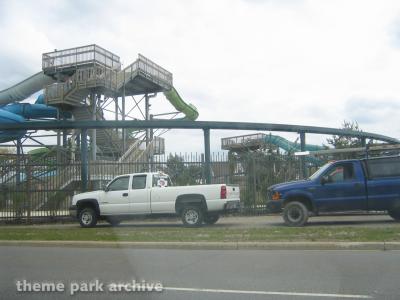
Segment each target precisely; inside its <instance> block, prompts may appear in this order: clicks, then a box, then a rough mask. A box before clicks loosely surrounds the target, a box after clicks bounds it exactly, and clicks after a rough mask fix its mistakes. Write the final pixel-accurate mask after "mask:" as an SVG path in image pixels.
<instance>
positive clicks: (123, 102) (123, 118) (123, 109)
mask: <svg viewBox="0 0 400 300" xmlns="http://www.w3.org/2000/svg"><path fill="white" fill-rule="evenodd" d="M122 121H125V85H124V89H123V93H122ZM125 150H126V129H125V128H122V152H123V153H125Z"/></svg>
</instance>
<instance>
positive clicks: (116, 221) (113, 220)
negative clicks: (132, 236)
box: [106, 217, 121, 226]
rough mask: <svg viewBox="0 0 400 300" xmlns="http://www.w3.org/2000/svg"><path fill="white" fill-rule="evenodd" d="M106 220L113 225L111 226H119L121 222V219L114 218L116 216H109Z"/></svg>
mask: <svg viewBox="0 0 400 300" xmlns="http://www.w3.org/2000/svg"><path fill="white" fill-rule="evenodd" d="M106 221H107V222H108V223H109V224H110V225H111V226H118V225H119V224H120V223H121V219H118V218H114V217H108V218H107V219H106Z"/></svg>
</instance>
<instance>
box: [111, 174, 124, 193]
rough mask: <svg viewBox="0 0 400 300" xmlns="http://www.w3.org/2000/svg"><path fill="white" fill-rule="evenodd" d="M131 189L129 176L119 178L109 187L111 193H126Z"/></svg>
mask: <svg viewBox="0 0 400 300" xmlns="http://www.w3.org/2000/svg"><path fill="white" fill-rule="evenodd" d="M128 187H129V176H124V177H118V178H117V179H115V180H114V181H113V182H111V183H110V185H109V186H108V190H109V191H125V190H127V189H128Z"/></svg>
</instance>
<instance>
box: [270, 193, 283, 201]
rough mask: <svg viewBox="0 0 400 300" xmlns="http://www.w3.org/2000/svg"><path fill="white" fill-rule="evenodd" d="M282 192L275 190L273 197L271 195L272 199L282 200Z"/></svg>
mask: <svg viewBox="0 0 400 300" xmlns="http://www.w3.org/2000/svg"><path fill="white" fill-rule="evenodd" d="M281 196H282V195H281V194H280V193H279V192H274V193H273V194H272V197H271V199H272V200H280V199H281Z"/></svg>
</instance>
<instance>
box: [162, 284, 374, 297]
mask: <svg viewBox="0 0 400 300" xmlns="http://www.w3.org/2000/svg"><path fill="white" fill-rule="evenodd" d="M163 290H167V291H181V292H204V293H226V294H252V295H281V296H301V297H326V298H351V299H372V297H371V296H369V295H349V294H324V293H295V292H269V291H245V290H222V289H200V288H180V287H170V286H165V287H163Z"/></svg>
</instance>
